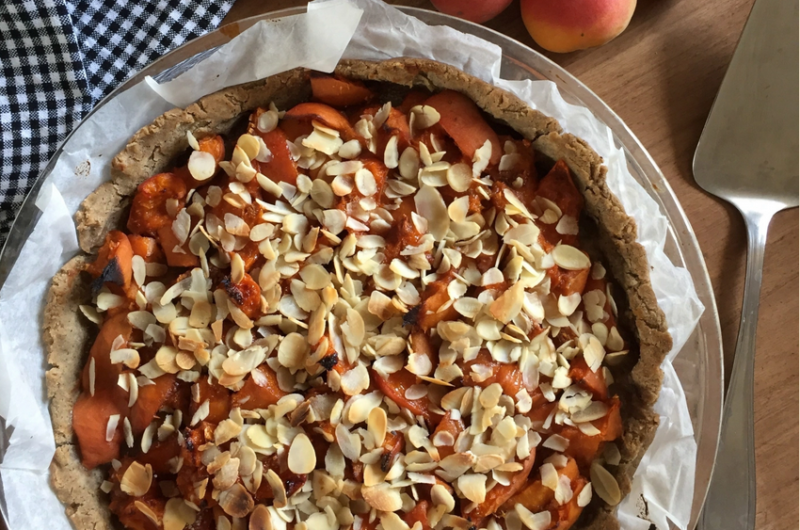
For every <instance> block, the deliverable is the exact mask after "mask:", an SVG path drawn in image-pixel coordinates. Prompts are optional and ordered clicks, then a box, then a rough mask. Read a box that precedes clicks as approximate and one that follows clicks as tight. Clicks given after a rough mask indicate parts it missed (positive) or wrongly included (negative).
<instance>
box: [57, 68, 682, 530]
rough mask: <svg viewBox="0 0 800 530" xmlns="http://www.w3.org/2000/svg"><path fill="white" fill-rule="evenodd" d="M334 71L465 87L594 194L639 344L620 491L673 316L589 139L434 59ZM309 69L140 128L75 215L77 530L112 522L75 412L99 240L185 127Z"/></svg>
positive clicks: (64, 411)
mask: <svg viewBox="0 0 800 530" xmlns="http://www.w3.org/2000/svg"><path fill="white" fill-rule="evenodd" d="M336 73H338V74H341V75H343V76H345V77H350V78H353V79H360V80H365V81H379V82H390V83H395V84H398V85H402V86H408V87H412V86H415V87H425V88H428V89H431V90H443V89H451V90H457V91H459V92H462V93H464V94H465V95H467V96H468V97H470V99H472V100H473V101H475V102H476V103H477V104H478V106H479V107H480V108H481V109H483V110H484V111H485V112H486V113H487V114H489V115H490V116H492V117H493V118H495V119H496V120H497V121H498V122H501V123H503V124H505V125H507V126H510V127H511V128H513V129H514V130H516V131H517V132H518V133H520V134H521V135H522V136H524V137H525V138H527V139H528V140H531V141H532V143H533V146H534V149H535V150H536V151H537V152H538V154H540V155H543V156H544V157H545V158H546V159H550V160H552V161H555V160H559V159H564V160H565V161H566V162H567V165H568V166H569V168H570V170H571V172H572V174H573V177H574V179H575V182H576V185H577V187H578V189H579V190H580V191H581V193H582V194H583V196H584V198H585V201H586V203H585V212H586V214H587V215H588V217H589V218H590V220H591V221H592V224H593V225H594V231H595V232H596V244H597V247H598V249H599V252H600V253H601V254H602V255H603V258H604V259H605V260H606V262H607V263H608V265H609V271H610V272H611V275H612V277H613V278H614V280H615V281H616V282H617V284H618V285H619V286H620V287H621V288H622V289H623V290H624V292H625V298H626V299H627V306H626V307H625V308H624V311H623V308H621V309H620V320H621V321H622V322H623V323H624V324H627V327H628V328H629V331H630V332H632V333H634V334H635V336H636V340H637V342H638V344H639V356H638V359H636V362H635V364H634V365H633V366H628V367H627V368H628V369H629V375H620V376H619V377H618V376H617V374H616V373H615V378H616V379H617V380H618V381H619V380H620V379H621V378H622V379H624V381H623V383H624V384H623V385H620V386H622V387H623V388H624V389H625V396H624V398H623V401H624V403H625V407H624V414H623V430H624V435H623V438H622V440H621V441H619V442H618V446H619V449H620V453H621V456H622V460H621V462H620V465H619V466H616V468H614V469H613V470H611V471H612V474H614V476H615V478H616V479H617V482H618V483H619V485H620V489H621V491H622V494H623V495H627V494H628V493H629V492H630V480H631V477H632V475H633V473H634V471H635V470H636V467H637V465H638V463H639V461H640V460H641V458H642V456H643V454H644V452H645V450H646V449H647V447H648V446H649V445H650V442H651V441H652V439H653V436H654V435H655V431H656V428H657V426H658V415H657V414H655V413H654V412H653V405H654V403H655V401H656V399H657V398H658V392H659V389H660V387H661V380H662V375H663V374H662V372H661V369H660V365H661V362H662V361H663V360H664V357H665V356H666V354H667V353H668V352H669V350H670V349H671V347H672V339H671V337H670V335H669V333H668V332H667V324H666V320H665V318H664V314H663V313H662V311H661V310H660V309H659V308H658V305H657V302H656V297H655V293H654V292H653V288H652V285H651V283H650V275H649V265H648V263H647V258H646V255H645V251H644V248H643V247H642V246H641V245H640V244H639V243H637V242H636V224H635V222H634V220H633V219H631V218H630V217H629V216H628V215H627V214H626V213H625V211H624V209H623V207H622V205H621V204H620V202H619V200H618V199H617V198H616V197H615V196H614V195H613V194H612V193H611V191H610V190H609V189H608V186H607V185H606V178H605V177H606V167H605V166H603V160H602V158H601V157H600V156H599V155H598V154H597V153H595V152H594V151H593V150H592V149H591V148H590V147H589V146H588V145H587V144H586V143H585V142H584V141H583V140H581V139H579V138H577V137H575V136H573V135H571V134H564V133H562V130H561V127H560V125H559V124H558V122H557V121H556V120H554V119H552V118H549V117H547V116H545V115H544V114H542V113H540V112H538V111H536V110H533V109H531V108H530V107H528V106H527V105H526V104H525V103H524V102H523V101H522V100H520V99H519V98H517V97H516V96H514V95H512V94H510V93H508V92H506V91H504V90H502V89H499V88H496V87H493V86H492V85H490V84H488V83H485V82H483V81H481V80H479V79H477V78H475V77H472V76H470V75H468V74H465V73H464V72H461V71H460V70H458V69H456V68H454V67H451V66H448V65H445V64H442V63H437V62H434V61H429V60H422V59H396V60H389V61H384V62H366V61H356V60H346V61H342V62H341V63H340V64H339V66H338V67H337V69H336ZM309 76H310V71H309V70H306V69H295V70H290V71H288V72H285V73H282V74H278V75H275V76H272V77H269V78H267V79H264V80H259V81H255V82H251V83H246V84H243V85H239V86H235V87H231V88H227V89H224V90H221V91H219V92H216V93H214V94H210V95H208V96H206V97H204V98H202V99H200V100H199V101H197V102H196V103H194V104H192V105H190V106H189V107H187V108H186V109H173V110H170V111H168V112H166V113H165V114H163V115H161V116H159V117H158V118H156V120H155V121H154V122H153V123H152V124H150V125H147V126H145V127H143V128H142V129H140V130H139V131H137V132H136V134H134V135H133V137H132V138H131V140H130V141H129V143H128V144H127V145H126V147H125V149H124V150H123V151H122V152H121V153H119V154H118V155H117V156H116V157H115V158H114V160H113V162H112V178H111V180H110V181H108V182H106V183H104V184H102V185H101V186H99V187H98V188H97V189H96V190H95V191H94V192H92V193H91V194H90V195H89V196H88V197H87V198H86V199H85V200H84V201H83V203H82V204H81V206H80V209H79V210H78V212H77V213H76V215H75V221H76V225H77V230H78V239H79V242H80V247H81V249H82V250H83V251H84V253H85V254H82V255H79V256H77V257H75V258H73V259H72V260H70V261H69V262H68V263H67V264H66V265H65V266H64V267H63V268H62V269H61V271H59V272H58V274H56V276H55V277H54V278H53V283H52V285H51V287H50V291H49V294H48V298H47V304H46V307H45V313H44V327H43V338H44V342H45V347H46V349H47V353H48V363H49V364H50V369H49V370H48V372H47V377H46V382H47V388H48V397H49V398H50V415H51V419H52V422H53V430H54V433H55V439H56V446H57V449H56V455H55V457H54V458H53V462H52V463H51V466H50V473H51V482H52V486H53V489H54V490H55V492H56V495H57V496H58V498H59V500H60V501H61V502H62V503H64V505H65V506H66V513H67V516H68V517H69V518H70V520H71V521H72V523H73V525H74V526H75V527H76V528H77V529H78V530H102V529H111V528H114V527H115V525H114V523H113V521H112V515H111V512H110V511H109V509H108V503H107V501H106V499H105V498H104V494H103V493H102V492H101V491H100V489H99V487H100V484H101V483H102V481H103V476H102V471H101V470H99V469H95V470H91V471H89V470H87V469H86V468H84V467H83V465H82V464H81V462H80V457H79V454H78V449H77V442H76V439H75V436H74V432H73V430H72V408H73V405H74V403H75V401H76V400H77V398H78V395H79V385H80V377H81V370H82V368H83V364H84V362H85V359H86V356H87V354H88V350H89V348H90V346H91V343H92V340H93V337H94V334H95V331H96V328H95V326H94V324H91V323H90V322H88V321H87V319H86V318H84V317H83V316H82V315H81V314H80V310H79V308H78V306H79V304H80V303H82V302H84V301H86V300H87V299H88V298H89V281H88V277H83V276H82V275H81V274H80V270H81V267H82V266H83V264H84V263H86V262H87V261H90V260H91V259H92V258H90V255H91V254H93V253H95V252H96V251H97V249H98V248H99V247H100V245H101V244H102V242H103V240H104V237H105V234H106V233H107V232H108V231H109V230H112V229H117V228H120V227H123V226H124V224H125V217H126V214H127V206H128V205H129V203H130V200H131V197H132V195H133V193H134V192H135V190H136V187H137V186H138V185H139V184H140V183H141V182H143V181H144V180H145V179H147V178H148V177H150V176H152V175H154V174H156V173H158V172H160V171H163V170H165V169H167V168H169V167H170V166H171V165H172V164H173V162H174V160H175V158H176V157H178V156H180V155H181V154H182V153H183V152H185V150H186V149H187V148H188V147H189V146H188V142H187V139H186V132H187V131H192V132H193V133H194V134H195V135H197V136H200V135H204V134H209V133H215V134H223V135H225V134H227V133H229V132H230V131H231V130H232V129H233V128H234V127H235V126H236V125H237V123H239V121H240V120H241V119H242V116H243V115H246V114H247V113H249V112H250V111H253V110H255V108H257V107H259V106H261V107H266V106H267V105H268V104H269V103H270V102H274V103H275V104H276V105H277V106H278V107H279V108H289V107H291V106H293V105H295V104H297V103H300V102H301V101H305V100H307V99H308V98H309V96H310V84H309ZM612 512H613V508H612V507H610V506H608V505H606V504H605V503H600V502H593V503H591V504H590V506H588V507H587V509H585V510H584V513H583V514H582V515H581V518H580V519H579V520H578V522H577V523H576V525H575V528H576V529H578V528H581V529H596V530H612V529H616V528H619V523H618V522H617V519H616V517H615V516H614V515H613V513H612Z"/></svg>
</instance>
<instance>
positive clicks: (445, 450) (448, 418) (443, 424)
mask: <svg viewBox="0 0 800 530" xmlns="http://www.w3.org/2000/svg"><path fill="white" fill-rule="evenodd" d="M463 431H464V422H463V421H462V420H461V419H460V418H459V419H457V420H454V419H453V414H452V412H450V411H448V412H447V413H446V414H445V415H444V417H443V418H442V421H440V422H439V425H437V426H436V430H434V431H433V436H431V439H433V438H434V437H435V436H436V434H437V433H440V432H449V433H450V434H451V435H452V436H453V440H454V441H455V440H456V439H457V438H458V435H459V434H461V433H462V432H463ZM437 449H439V457H440V458H447V457H448V456H450V455H452V454H453V453H455V449H454V446H452V445H440V446H437Z"/></svg>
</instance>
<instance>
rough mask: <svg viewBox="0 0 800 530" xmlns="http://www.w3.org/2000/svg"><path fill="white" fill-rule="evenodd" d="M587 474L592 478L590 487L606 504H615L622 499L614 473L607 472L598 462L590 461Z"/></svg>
mask: <svg viewBox="0 0 800 530" xmlns="http://www.w3.org/2000/svg"><path fill="white" fill-rule="evenodd" d="M589 476H590V478H591V479H592V488H593V489H594V492H595V493H597V496H598V497H600V498H601V499H603V500H604V501H605V502H606V503H607V504H609V505H611V506H616V505H617V504H619V501H621V500H622V492H621V491H620V489H619V483H617V479H615V478H614V475H612V474H611V473H609V472H608V470H607V469H606V468H604V467H603V466H602V465H601V464H600V463H599V462H597V461H595V462H592V466H591V467H590V468H589Z"/></svg>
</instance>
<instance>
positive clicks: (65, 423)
mask: <svg viewBox="0 0 800 530" xmlns="http://www.w3.org/2000/svg"><path fill="white" fill-rule="evenodd" d="M85 263H86V257H85V256H77V257H75V258H73V259H71V260H70V261H69V262H67V264H66V265H64V267H63V268H62V269H61V270H60V271H58V273H57V274H56V275H55V276H54V277H53V283H52V285H51V287H50V291H49V292H48V296H47V304H46V306H45V310H44V327H43V331H42V336H43V339H44V343H45V348H46V349H47V353H48V355H47V362H48V364H49V365H50V369H49V370H48V371H47V375H46V382H47V395H48V397H49V398H50V418H51V419H52V422H53V432H54V434H55V440H56V454H55V456H54V457H53V461H52V462H51V464H50V482H51V484H52V486H53V490H55V492H56V496H57V497H58V500H60V501H61V502H62V503H63V504H64V506H65V509H66V514H67V517H69V519H70V520H71V521H72V524H74V525H75V527H76V528H79V529H81V530H83V529H86V530H89V529H91V530H104V529H111V528H113V525H112V523H111V512H110V511H109V509H108V503H107V502H106V500H105V499H104V498H103V497H102V496H100V495H98V492H99V491H100V490H99V488H100V484H102V482H103V475H104V472H103V471H102V470H101V469H95V470H92V471H89V470H87V469H86V468H85V467H83V465H81V462H80V456H79V455H78V449H77V447H76V445H75V444H74V441H73V431H72V407H73V405H74V404H75V401H76V400H77V399H78V395H79V393H80V388H79V387H80V385H79V382H80V377H81V370H82V369H83V364H84V362H85V355H84V353H85V351H86V350H87V348H88V346H89V344H91V340H92V334H93V329H94V326H93V325H91V324H89V322H88V321H87V320H86V318H85V317H84V316H83V315H82V314H81V312H80V309H79V308H78V306H79V305H80V304H81V302H82V301H84V300H86V299H87V298H88V296H89V286H88V283H87V282H85V281H83V279H82V278H81V277H80V272H81V270H82V269H83V265H84V264H85Z"/></svg>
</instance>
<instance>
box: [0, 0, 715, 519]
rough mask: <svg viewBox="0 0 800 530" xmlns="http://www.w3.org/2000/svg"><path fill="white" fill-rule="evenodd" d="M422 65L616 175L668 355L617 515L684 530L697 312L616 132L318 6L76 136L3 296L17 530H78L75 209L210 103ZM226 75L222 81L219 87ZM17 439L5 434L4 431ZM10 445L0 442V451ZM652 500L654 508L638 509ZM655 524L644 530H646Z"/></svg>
mask: <svg viewBox="0 0 800 530" xmlns="http://www.w3.org/2000/svg"><path fill="white" fill-rule="evenodd" d="M401 56H409V57H425V58H431V59H435V60H439V61H442V62H446V63H449V64H452V65H454V66H456V67H458V68H460V69H462V70H464V71H466V72H468V73H470V74H472V75H475V76H477V77H479V78H481V79H484V80H486V81H489V82H493V83H494V84H496V85H498V86H501V87H503V88H505V89H507V90H510V91H512V92H514V93H516V94H517V95H518V96H520V97H521V98H523V99H524V100H526V101H527V102H528V103H529V104H530V105H531V106H532V107H533V108H536V109H539V110H541V111H542V112H544V113H545V114H547V115H549V116H552V117H554V118H556V119H558V121H559V122H560V123H561V125H562V127H563V128H564V129H565V130H566V131H568V132H571V133H574V134H575V135H577V136H579V137H580V138H583V139H584V140H586V141H587V142H588V143H589V144H590V145H591V146H592V147H593V148H594V149H595V150H596V151H597V152H598V153H599V154H600V155H601V156H603V158H604V159H605V162H606V165H607V166H608V168H609V172H608V184H609V187H610V188H611V190H612V191H613V192H614V193H615V194H616V195H617V196H618V197H619V198H620V200H621V201H622V203H623V205H624V207H625V209H626V211H627V212H628V213H629V214H630V215H632V216H633V217H634V218H635V219H636V222H637V225H638V229H639V240H640V242H641V243H642V245H644V247H645V249H646V251H647V256H648V259H649V260H650V264H651V265H652V272H651V279H652V283H653V288H654V290H655V292H656V296H657V297H658V302H659V305H660V307H661V308H662V309H663V311H664V313H665V314H666V316H667V321H668V322H669V331H670V333H671V334H672V337H673V340H674V347H673V350H672V351H671V352H670V355H669V358H668V359H667V361H665V363H664V364H663V366H662V368H663V370H664V373H665V378H664V387H663V389H662V391H661V394H660V396H659V400H658V403H657V404H656V410H657V412H658V413H659V415H660V416H661V424H660V426H659V428H658V431H657V433H656V437H655V440H654V442H653V444H652V446H651V447H650V449H649V450H648V451H647V453H646V454H645V457H644V459H643V460H642V463H641V465H640V466H639V469H638V471H637V472H636V475H635V476H634V481H633V491H632V493H631V495H629V496H628V497H627V498H626V499H625V500H624V501H623V502H622V504H621V505H620V507H619V518H620V521H621V523H622V527H623V528H625V529H628V530H639V529H641V530H646V529H648V528H649V526H650V524H651V522H652V523H655V524H656V526H657V527H658V528H659V529H662V530H666V529H667V528H668V523H667V519H669V520H671V521H672V522H673V523H674V524H675V525H676V526H678V527H679V528H682V529H685V527H686V525H687V523H688V519H689V511H690V508H691V504H692V494H693V484H694V466H695V453H696V449H697V447H696V444H695V441H694V437H693V431H692V426H691V419H690V416H689V412H688V408H687V405H686V400H685V396H684V393H683V389H682V388H681V384H680V381H679V380H678V377H677V375H676V374H675V371H674V369H673V368H672V364H671V360H672V359H673V358H674V357H675V356H676V355H677V354H678V352H680V350H681V348H682V347H683V345H684V343H685V342H686V340H687V338H688V337H689V335H690V334H691V333H692V330H693V329H694V327H695V326H696V324H697V322H698V320H699V318H700V315H701V313H702V311H703V307H702V304H701V303H700V301H699V299H698V298H697V295H696V294H695V291H694V287H693V285H692V280H691V277H690V276H689V273H688V272H687V271H686V270H684V269H682V268H679V267H676V266H674V265H673V264H672V262H671V261H670V260H669V258H667V256H666V255H665V254H664V251H663V248H664V243H665V240H666V233H667V219H666V218H665V217H664V216H663V215H661V214H658V213H657V212H658V207H657V205H656V203H655V202H654V201H653V200H652V199H651V198H650V197H649V196H648V195H647V192H646V191H645V190H644V188H642V187H641V186H640V185H639V184H638V183H637V182H636V181H635V180H634V179H633V177H632V176H631V175H630V174H629V173H628V170H627V168H626V165H625V157H624V155H623V153H622V151H621V150H619V149H616V148H615V147H614V145H613V143H612V141H611V132H610V130H609V129H608V128H607V127H606V126H605V125H603V124H602V123H600V122H599V121H597V119H595V118H594V117H593V115H592V114H591V113H590V112H589V111H588V110H587V109H584V108H581V107H576V106H573V105H569V104H567V103H566V102H565V101H564V100H563V99H562V97H561V96H560V94H559V93H558V90H557V88H556V86H555V84H553V83H551V82H549V81H535V82H531V81H507V80H503V79H500V78H499V74H500V58H501V50H500V48H499V47H497V46H496V45H494V44H491V43H488V42H486V41H483V40H481V39H478V38H476V37H474V36H471V35H465V34H463V33H460V32H458V31H456V30H454V29H452V28H448V27H441V26H436V27H431V26H427V25H426V24H424V23H422V22H420V21H419V20H417V19H415V18H413V17H409V16H406V15H404V14H403V13H401V12H400V11H398V10H396V9H394V8H392V7H390V6H387V5H386V4H383V3H382V2H380V1H377V0H349V1H348V0H316V1H314V2H312V3H310V4H309V9H308V13H307V14H304V15H297V16H292V17H286V18H284V19H281V20H277V21H270V22H261V23H259V24H257V25H255V26H253V27H252V28H250V29H248V30H247V31H245V32H244V33H242V34H241V35H240V36H238V37H237V38H236V39H234V40H233V41H231V42H230V43H228V44H226V45H225V46H223V47H222V48H220V49H219V50H218V51H217V52H215V53H214V54H213V55H212V56H210V57H209V58H207V59H206V60H205V61H204V62H202V63H200V64H198V65H196V66H195V67H194V68H193V69H192V70H190V71H188V72H186V73H184V74H182V75H181V76H179V77H178V78H177V79H176V80H174V81H173V82H170V83H165V84H162V85H160V86H159V85H158V84H157V83H156V82H155V81H153V80H152V79H148V80H146V82H143V83H140V84H138V85H136V86H135V87H133V88H131V89H130V90H128V91H126V92H124V93H122V94H120V95H119V96H117V97H116V98H115V99H114V100H113V101H111V102H109V103H107V104H106V105H104V106H103V107H102V108H101V109H100V110H99V111H98V112H97V113H95V114H94V115H93V116H92V117H91V118H90V119H88V120H87V121H85V122H84V123H82V124H81V126H80V128H79V129H78V130H77V131H76V133H75V134H74V135H73V136H72V138H71V139H70V141H69V142H68V143H67V145H66V146H65V148H64V153H63V155H62V156H61V157H60V159H59V161H58V163H57V165H56V167H55V169H54V170H53V172H52V173H51V175H50V176H49V178H48V181H47V182H46V183H45V184H44V185H43V187H42V191H41V192H40V194H39V197H38V198H37V200H36V206H37V207H38V208H39V209H40V210H41V211H42V212H43V215H42V218H41V219H40V221H39V222H38V224H37V226H36V228H35V229H34V231H33V233H32V235H31V237H30V239H29V240H28V241H27V242H26V244H25V246H24V247H23V250H22V253H21V254H20V257H19V260H18V261H17V263H16V265H15V267H14V268H13V270H12V271H11V274H10V275H9V277H8V280H7V281H6V284H5V285H4V287H3V289H2V291H0V416H2V417H3V418H5V419H6V424H7V425H6V429H5V432H4V433H3V432H0V436H4V437H5V438H6V442H7V443H6V445H7V451H6V453H5V455H0V480H2V483H1V485H2V490H0V493H3V494H4V496H5V501H6V507H7V513H8V516H9V522H10V525H11V528H10V530H23V529H27V528H50V529H54V530H56V529H58V530H60V529H64V530H67V529H69V528H71V526H70V523H69V521H68V520H67V518H66V516H65V515H64V508H63V506H62V505H61V504H60V503H59V502H58V500H57V499H56V498H55V495H54V493H53V492H52V491H51V489H50V487H49V482H48V473H47V467H48V466H49V463H50V460H51V458H52V455H53V452H54V449H55V447H54V442H53V434H52V427H51V424H50V417H49V413H48V409H47V400H46V390H45V388H44V372H45V370H46V369H47V363H46V359H45V353H44V349H43V346H42V342H41V338H40V336H41V312H42V308H43V301H44V298H45V296H46V292H47V289H48V287H49V284H50V280H51V278H52V277H53V275H54V274H55V273H56V272H57V271H58V270H59V268H60V267H61V266H62V265H63V264H64V263H65V262H66V261H67V260H68V259H69V258H71V257H72V256H74V255H75V254H76V253H77V252H78V244H77V238H76V235H75V227H74V223H73V221H72V215H73V214H74V213H75V211H76V210H77V208H78V206H79V204H80V202H81V201H82V200H83V199H84V198H85V197H86V196H87V195H88V194H89V193H90V192H91V191H93V190H94V189H95V188H96V187H97V186H98V185H99V184H100V183H102V182H103V181H104V180H107V179H108V178H110V169H109V163H110V161H111V158H113V156H114V155H115V154H116V153H117V152H119V151H120V150H121V149H122V147H123V146H124V145H125V143H126V141H127V139H128V138H129V137H130V136H131V135H132V134H133V133H134V132H135V131H136V130H137V129H139V128H140V127H142V126H143V125H145V124H147V123H149V122H151V121H152V120H153V119H155V118H156V117H157V116H158V115H160V114H161V113H163V112H165V111H166V110H168V109H170V108H172V107H173V106H176V105H180V106H185V105H187V104H188V103H191V102H192V101H195V100H196V99H198V98H200V97H202V96H204V95H205V94H208V93H210V92H213V91H215V90H218V89H221V88H224V87H226V86H231V85H234V84H239V83H243V82H246V81H251V80H254V79H258V78H262V77H265V76H269V75H272V74H275V73H278V72H282V71H285V70H288V69H290V68H294V67H297V66H305V67H309V68H315V69H317V70H321V71H328V72H329V71H331V70H333V68H334V67H335V65H336V63H337V62H338V61H339V59H340V58H342V57H345V58H360V59H373V60H380V59H388V58H392V57H401ZM220 72H223V73H224V75H219V74H220ZM9 427H11V428H9ZM2 446H3V444H2V443H0V447H2ZM644 500H646V508H645V504H644ZM643 514H647V518H648V519H649V521H646V520H644V519H641V518H639V516H640V515H643Z"/></svg>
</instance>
